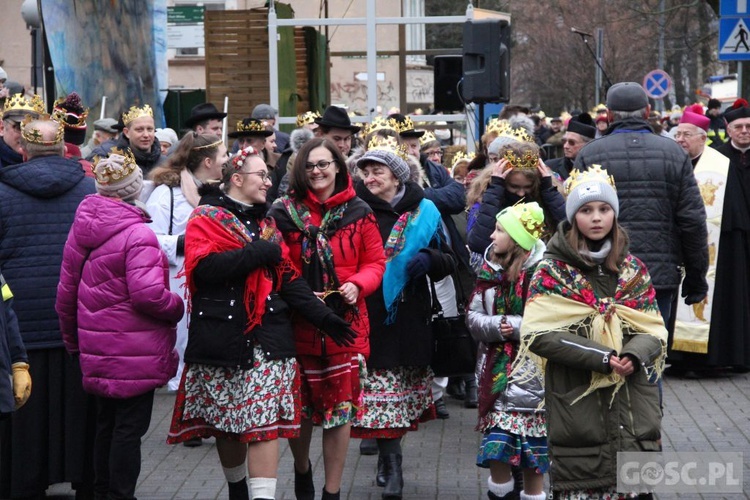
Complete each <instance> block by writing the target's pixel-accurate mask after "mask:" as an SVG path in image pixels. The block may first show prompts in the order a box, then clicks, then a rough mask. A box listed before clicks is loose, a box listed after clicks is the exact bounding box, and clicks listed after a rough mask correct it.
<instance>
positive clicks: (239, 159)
mask: <svg viewBox="0 0 750 500" xmlns="http://www.w3.org/2000/svg"><path fill="white" fill-rule="evenodd" d="M250 156H260V151H258V150H257V149H255V148H254V147H252V146H248V147H246V148H243V149H240V150H239V151H237V153H236V154H235V155H234V156H233V157H232V163H231V165H232V167H233V168H234V170H236V171H238V170H240V169H241V168H242V167H243V165H245V160H247V159H248V157H250Z"/></svg>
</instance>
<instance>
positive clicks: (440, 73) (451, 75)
mask: <svg viewBox="0 0 750 500" xmlns="http://www.w3.org/2000/svg"><path fill="white" fill-rule="evenodd" d="M461 60H462V56H435V62H434V66H433V67H434V76H435V85H434V92H433V94H434V99H433V100H434V104H435V111H436V112H441V111H442V112H445V113H448V112H452V111H459V110H462V109H463V108H464V104H463V102H461V97H460V95H459V89H458V85H459V82H460V81H461V77H462V75H463V71H462V67H463V66H462V64H461Z"/></svg>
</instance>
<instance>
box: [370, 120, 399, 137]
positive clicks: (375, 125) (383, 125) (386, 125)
mask: <svg viewBox="0 0 750 500" xmlns="http://www.w3.org/2000/svg"><path fill="white" fill-rule="evenodd" d="M378 130H393V131H394V132H396V133H398V132H400V131H399V125H398V122H397V121H396V120H394V119H393V118H383V117H382V116H377V117H375V118H374V119H373V120H372V123H370V124H369V125H367V126H366V127H365V131H364V132H365V135H370V134H372V133H373V132H377V131H378Z"/></svg>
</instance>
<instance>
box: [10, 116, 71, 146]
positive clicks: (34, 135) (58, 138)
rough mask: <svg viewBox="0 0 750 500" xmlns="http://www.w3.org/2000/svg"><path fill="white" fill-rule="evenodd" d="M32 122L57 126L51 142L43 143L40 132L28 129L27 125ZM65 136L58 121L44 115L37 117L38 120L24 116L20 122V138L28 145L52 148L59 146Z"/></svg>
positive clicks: (63, 129) (33, 128)
mask: <svg viewBox="0 0 750 500" xmlns="http://www.w3.org/2000/svg"><path fill="white" fill-rule="evenodd" d="M32 121H42V122H52V123H54V124H55V125H56V126H57V132H55V138H54V140H51V141H45V140H43V139H42V135H43V134H42V131H41V130H39V129H38V128H35V127H29V126H28V125H29V123H31V122H32ZM64 135H65V127H64V126H63V124H62V123H60V122H59V121H56V120H53V119H51V118H50V116H49V115H48V114H46V113H43V114H41V115H39V118H34V117H33V116H31V115H26V118H24V119H23V121H22V122H21V136H22V137H23V138H24V140H25V141H26V142H28V143H30V144H39V145H40V146H54V145H55V144H60V142H62V140H63V136H64Z"/></svg>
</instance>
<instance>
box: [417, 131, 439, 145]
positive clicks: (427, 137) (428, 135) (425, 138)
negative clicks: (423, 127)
mask: <svg viewBox="0 0 750 500" xmlns="http://www.w3.org/2000/svg"><path fill="white" fill-rule="evenodd" d="M431 142H437V137H435V134H433V133H432V132H430V131H429V130H427V131H426V132H425V133H424V135H422V137H420V138H419V147H420V148H423V147H425V145H426V144H429V143H431Z"/></svg>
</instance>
